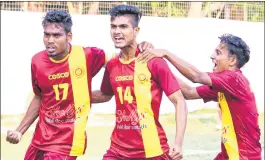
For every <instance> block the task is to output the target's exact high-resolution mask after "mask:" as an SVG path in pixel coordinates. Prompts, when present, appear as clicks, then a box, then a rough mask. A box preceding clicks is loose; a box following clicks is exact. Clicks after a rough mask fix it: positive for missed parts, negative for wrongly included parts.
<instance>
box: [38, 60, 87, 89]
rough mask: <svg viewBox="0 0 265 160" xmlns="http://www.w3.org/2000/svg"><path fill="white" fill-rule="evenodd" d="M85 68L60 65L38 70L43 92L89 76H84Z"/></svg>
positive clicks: (39, 82)
mask: <svg viewBox="0 0 265 160" xmlns="http://www.w3.org/2000/svg"><path fill="white" fill-rule="evenodd" d="M84 69H85V68H84V67H81V66H80V67H75V68H71V67H69V64H68V63H67V62H66V63H62V64H60V65H59V64H58V65H46V66H42V67H39V68H38V72H37V81H38V85H39V86H40V87H41V89H42V90H45V89H46V88H47V89H48V88H51V86H54V85H68V86H70V84H71V79H72V78H73V77H76V78H81V77H82V76H87V74H88V73H87V74H84Z"/></svg>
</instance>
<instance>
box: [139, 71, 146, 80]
mask: <svg viewBox="0 0 265 160" xmlns="http://www.w3.org/2000/svg"><path fill="white" fill-rule="evenodd" d="M138 79H139V81H141V82H144V81H146V80H147V78H146V75H144V74H143V73H141V74H139V75H138Z"/></svg>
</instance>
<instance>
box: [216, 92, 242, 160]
mask: <svg viewBox="0 0 265 160" xmlns="http://www.w3.org/2000/svg"><path fill="white" fill-rule="evenodd" d="M218 101H219V104H220V106H221V110H222V142H223V144H224V146H225V149H226V152H227V154H228V156H229V159H230V160H239V152H238V144H237V137H236V133H235V129H234V124H233V119H232V116H231V113H230V109H229V106H228V104H227V101H226V98H225V96H224V94H223V93H221V92H218Z"/></svg>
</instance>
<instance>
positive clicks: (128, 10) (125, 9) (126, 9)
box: [109, 5, 142, 28]
mask: <svg viewBox="0 0 265 160" xmlns="http://www.w3.org/2000/svg"><path fill="white" fill-rule="evenodd" d="M109 14H110V17H111V20H113V19H114V18H115V17H118V16H123V15H126V14H128V15H132V16H133V17H134V20H133V22H132V23H133V24H132V25H133V27H134V28H135V27H138V24H139V22H140V19H141V17H142V13H141V11H140V10H139V9H138V8H137V7H135V6H130V5H118V6H115V7H113V8H111V9H110V12H109Z"/></svg>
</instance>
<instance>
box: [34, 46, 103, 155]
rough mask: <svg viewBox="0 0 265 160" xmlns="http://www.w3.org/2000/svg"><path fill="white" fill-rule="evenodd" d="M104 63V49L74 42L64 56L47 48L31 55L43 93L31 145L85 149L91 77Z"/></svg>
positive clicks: (39, 90) (63, 151)
mask: <svg viewBox="0 0 265 160" xmlns="http://www.w3.org/2000/svg"><path fill="white" fill-rule="evenodd" d="M104 63H105V53H104V51H103V50H101V49H98V48H93V47H87V48H83V47H81V46H71V51H70V54H68V56H66V57H65V58H64V59H63V60H60V61H54V60H53V59H50V58H49V57H48V54H47V52H46V51H42V52H39V53H37V54H36V55H34V57H33V58H32V64H31V72H32V86H33V90H34V93H35V94H36V95H39V96H41V97H42V100H41V107H40V111H39V121H38V123H37V126H36V130H35V133H34V137H33V139H32V145H33V146H35V147H36V148H38V149H41V150H44V151H52V152H57V153H60V154H64V155H71V156H79V155H82V154H84V152H85V149H86V133H85V129H86V122H87V117H88V114H89V111H90V107H91V104H90V96H91V80H92V77H93V76H94V75H96V74H97V72H98V71H99V70H100V69H101V67H102V66H103V65H104Z"/></svg>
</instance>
